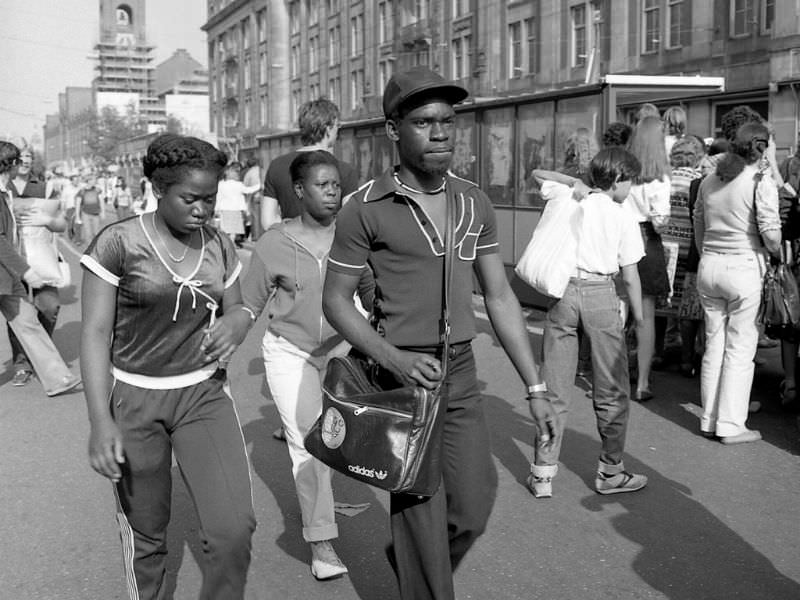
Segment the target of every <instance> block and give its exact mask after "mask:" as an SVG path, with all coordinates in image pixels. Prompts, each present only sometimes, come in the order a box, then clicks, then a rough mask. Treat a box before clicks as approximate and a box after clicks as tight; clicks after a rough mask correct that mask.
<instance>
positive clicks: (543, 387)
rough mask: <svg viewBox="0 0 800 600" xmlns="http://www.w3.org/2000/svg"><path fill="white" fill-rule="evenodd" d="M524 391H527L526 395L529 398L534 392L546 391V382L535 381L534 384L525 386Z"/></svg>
mask: <svg viewBox="0 0 800 600" xmlns="http://www.w3.org/2000/svg"><path fill="white" fill-rule="evenodd" d="M526 391H527V397H528V398H530V397H531V396H533V395H534V394H540V393H542V392H546V391H547V384H546V383H544V382H542V383H537V384H535V385H529V386H528V387H527V388H526Z"/></svg>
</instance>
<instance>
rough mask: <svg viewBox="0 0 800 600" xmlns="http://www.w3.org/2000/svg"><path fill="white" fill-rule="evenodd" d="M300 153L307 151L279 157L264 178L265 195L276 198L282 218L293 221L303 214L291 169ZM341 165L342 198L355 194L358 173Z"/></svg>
mask: <svg viewBox="0 0 800 600" xmlns="http://www.w3.org/2000/svg"><path fill="white" fill-rule="evenodd" d="M300 152H306V151H305V150H292V151H291V152H289V153H288V154H284V155H282V156H278V157H277V158H275V160H273V161H272V162H271V163H270V164H269V168H268V169H267V175H266V177H265V178H264V195H265V196H268V197H270V198H275V199H276V200H277V201H278V206H280V208H281V218H283V219H293V218H294V217H296V216H298V215H299V214H300V213H301V212H302V209H301V206H300V200H298V198H297V194H295V191H294V186H293V185H292V176H291V174H290V173H289V167H290V166H291V164H292V161H293V160H294V159H295V158H296V157H297V155H298V154H300ZM337 162H338V163H339V181H340V184H341V186H342V198H344V197H345V196H347V195H348V194H351V193H352V192H355V191H356V189H357V188H358V173H356V170H355V169H354V168H353V167H352V166H351V165H349V164H348V163H346V162H343V161H341V160H337Z"/></svg>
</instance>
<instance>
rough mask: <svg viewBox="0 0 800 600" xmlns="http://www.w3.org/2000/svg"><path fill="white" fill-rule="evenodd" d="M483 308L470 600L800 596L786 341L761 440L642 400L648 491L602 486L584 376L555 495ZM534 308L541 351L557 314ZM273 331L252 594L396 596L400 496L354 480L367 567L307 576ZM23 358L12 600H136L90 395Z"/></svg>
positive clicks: (15, 433) (15, 426) (65, 346)
mask: <svg viewBox="0 0 800 600" xmlns="http://www.w3.org/2000/svg"><path fill="white" fill-rule="evenodd" d="M63 247H64V249H65V254H66V256H67V258H68V259H69V261H70V263H71V264H72V269H73V280H74V281H75V282H76V284H77V285H76V286H75V287H72V288H68V289H66V290H62V300H63V302H64V306H63V308H62V311H61V314H60V317H59V327H58V329H57V330H56V332H55V334H54V339H55V342H56V345H57V346H58V347H59V349H60V350H61V352H62V354H63V355H64V357H65V359H66V360H67V361H69V363H70V364H71V366H72V369H73V370H74V371H75V372H78V370H79V353H78V341H79V333H80V307H79V296H80V291H79V289H78V288H79V286H80V277H79V267H78V265H77V258H78V254H77V253H76V252H75V251H74V249H73V248H72V247H71V246H69V245H68V244H63ZM243 257H244V258H245V259H246V258H247V252H246V251H245V252H243ZM475 300H476V307H477V308H478V312H479V319H478V324H479V334H478V336H477V338H476V340H475V344H474V346H475V351H476V356H477V360H478V374H479V379H480V385H481V387H482V392H483V394H484V395H485V408H486V414H487V419H488V423H489V426H490V429H491V431H492V449H491V450H492V453H493V456H494V459H495V463H496V466H497V469H498V473H499V489H498V493H497V500H496V503H495V508H494V512H493V514H492V517H491V520H490V522H489V526H488V529H487V531H486V533H485V534H484V536H483V537H482V538H481V539H480V540H479V541H478V543H477V544H476V545H475V547H474V548H473V549H472V551H471V552H470V553H469V554H468V555H467V557H466V559H465V560H464V562H463V563H462V565H461V566H460V568H459V570H458V571H457V573H456V576H455V581H456V594H457V598H459V599H461V600H467V599H474V600H493V599H498V600H505V599H508V600H516V599H520V600H522V599H525V600H537V599H547V600H561V599H565V600H566V599H570V600H583V599H587V600H595V599H596V600H600V599H603V600H634V599H636V600H638V599H670V600H729V599H744V600H798V599H800V518H798V506H799V505H800V502H799V501H800V468H799V466H798V452H800V437H799V436H798V431H797V428H796V424H795V417H794V416H793V415H789V414H786V413H785V412H783V411H782V409H781V407H780V403H779V401H778V398H777V388H778V384H779V381H780V372H779V352H778V350H777V349H769V350H766V351H762V352H761V353H760V355H761V357H763V358H764V359H765V361H766V364H764V365H761V366H759V367H758V368H757V374H756V382H755V385H754V392H753V397H754V398H756V399H760V400H761V401H762V402H763V404H764V408H763V410H762V411H761V412H760V413H758V414H756V415H753V416H752V417H751V418H750V421H749V424H750V426H751V427H754V428H757V429H760V430H761V432H762V434H763V435H764V441H762V442H758V443H753V444H745V445H741V446H724V445H722V444H720V443H718V442H714V441H709V440H706V439H704V438H703V437H701V436H700V435H698V413H699V394H698V385H699V382H698V380H697V379H686V378H683V377H681V376H680V375H679V374H678V373H677V372H676V371H673V370H666V371H659V372H655V373H654V375H653V391H654V393H655V398H654V399H653V400H651V401H649V402H647V403H644V404H636V403H634V404H633V405H632V407H631V417H630V427H629V433H628V441H627V457H626V465H627V467H628V468H629V469H630V470H632V471H635V472H640V473H644V474H646V475H647V476H648V477H649V478H650V483H649V485H648V486H647V488H645V489H644V490H642V491H640V492H637V493H632V494H619V495H615V496H600V495H597V494H595V493H594V491H593V480H594V471H595V467H596V460H597V454H598V449H599V442H598V436H597V432H596V427H595V422H594V413H593V412H592V410H591V401H590V400H589V399H588V398H587V397H586V392H585V390H584V388H585V387H586V385H585V384H583V383H581V384H580V385H576V388H575V393H574V399H573V411H572V414H571V415H570V418H569V422H568V425H567V433H566V437H565V441H564V447H563V453H562V457H561V458H562V464H561V467H560V472H559V474H558V477H557V478H556V479H555V482H554V497H553V498H552V499H549V500H536V499H534V498H533V496H532V495H531V494H530V493H529V492H528V491H527V490H526V488H525V485H524V482H525V478H526V476H527V473H528V469H529V460H530V458H531V440H532V435H533V429H532V421H531V419H530V417H529V415H528V412H527V406H526V403H525V401H524V400H523V398H522V396H523V394H522V385H521V383H520V381H519V378H518V376H517V375H516V373H515V372H514V370H513V368H512V366H511V365H510V363H509V361H508V360H507V359H506V358H505V356H504V354H503V352H502V349H501V348H500V347H499V345H498V344H497V342H496V340H495V339H494V338H493V336H492V335H491V329H490V326H489V323H488V320H487V319H486V317H485V314H483V313H482V311H481V304H480V302H479V299H478V298H477V297H476V299H475ZM526 312H527V318H528V331H529V333H530V338H531V342H532V343H533V344H534V345H536V346H537V348H538V345H539V343H540V339H541V325H542V323H541V318H542V314H541V313H539V312H537V311H533V310H531V311H526ZM264 327H265V323H264V321H263V320H259V322H258V323H257V324H256V326H255V327H254V328H253V330H252V331H251V332H250V334H249V336H248V338H247V340H246V341H245V343H244V344H243V346H242V347H241V348H240V349H239V351H238V352H237V354H236V355H235V357H234V360H233V361H232V363H231V365H230V375H231V383H232V389H233V394H234V397H235V400H236V404H237V408H238V410H239V415H240V418H241V422H242V427H243V431H244V437H245V440H246V443H247V448H248V451H249V452H250V457H251V463H252V476H253V499H254V502H255V509H256V516H257V519H258V528H257V530H256V533H255V535H254V538H253V557H252V563H251V567H250V573H249V580H248V581H249V583H248V590H247V598H248V599H250V600H256V599H258V600H273V599H274V600H283V599H298V600H300V599H303V600H306V599H310V600H315V599H333V598H335V599H337V600H350V599H362V600H396V599H397V598H398V597H399V596H398V593H397V589H396V584H395V581H394V577H393V574H392V572H391V570H390V568H389V566H388V564H387V563H386V560H385V554H384V551H385V547H386V545H387V543H388V542H389V538H390V534H389V528H388V497H387V495H386V494H384V493H382V492H379V491H377V490H375V489H373V488H370V487H368V486H365V485H362V484H359V483H356V482H354V481H352V480H349V479H347V478H345V477H342V476H339V475H336V476H335V478H334V486H335V495H336V499H337V501H340V502H346V503H351V504H359V503H369V508H368V509H367V510H365V511H363V512H361V513H359V514H357V515H354V516H344V515H341V516H339V517H338V522H339V527H340V538H339V540H338V541H337V542H336V544H335V545H336V548H337V551H338V552H339V554H340V556H341V558H342V560H343V561H344V562H345V563H346V564H347V566H348V567H349V569H350V574H349V575H348V576H346V577H344V578H342V579H339V580H336V581H331V582H325V583H321V582H317V581H315V580H314V579H313V577H312V576H311V574H310V571H309V567H308V561H309V552H308V549H307V546H306V544H305V543H304V542H303V540H302V537H301V533H300V528H301V524H300V514H299V508H298V505H297V501H296V498H295V495H294V488H293V484H292V479H291V471H290V464H289V459H288V455H287V452H286V448H285V446H284V444H283V443H281V442H279V441H276V440H274V439H273V438H272V437H271V432H272V431H273V430H274V429H275V428H276V427H277V426H278V425H279V420H278V416H277V412H276V410H275V408H274V406H273V405H272V402H271V401H270V400H269V399H268V396H267V394H266V391H265V385H264V376H263V364H262V362H261V359H260V347H259V345H260V344H259V343H260V338H261V336H262V334H263V331H264ZM9 359H10V351H9V349H8V343H7V339H6V336H5V335H0V364H4V370H2V373H0V457H2V458H0V506H2V507H3V510H2V511H0V535H2V538H1V540H0V600H29V599H31V600H32V599H46V600H50V599H53V600H55V599H58V600H62V599H63V600H73V599H74V600H78V599H80V600H84V599H85V600H113V599H117V598H119V599H123V598H125V597H126V595H125V585H124V580H123V575H122V563H121V551H120V547H119V538H118V533H117V530H116V528H115V523H114V504H113V497H112V490H111V485H110V483H108V482H107V481H106V480H104V479H102V478H101V477H100V476H99V475H96V474H95V473H94V472H93V471H92V470H91V469H90V467H89V465H88V461H87V457H86V443H87V436H88V423H87V419H86V409H85V405H84V399H83V395H82V394H81V393H72V394H67V395H64V396H61V397H57V398H47V397H46V396H45V395H44V393H43V392H42V390H41V387H40V385H39V383H38V381H32V382H31V383H29V384H28V385H27V386H26V387H23V388H16V387H12V386H11V384H10V379H11V376H12V369H11V364H10V362H9ZM467 467H468V465H467ZM173 472H174V475H175V483H174V494H173V502H172V505H173V519H172V523H171V526H170V529H169V552H170V554H169V559H168V583H167V585H168V591H169V593H168V594H167V597H169V598H175V599H179V600H182V599H193V598H196V597H197V593H198V590H199V586H200V570H199V567H198V562H199V561H200V560H202V559H201V556H202V551H201V546H200V542H199V538H198V522H197V519H196V517H195V515H194V511H193V508H192V505H191V499H190V497H189V495H188V493H187V492H186V489H185V487H184V485H183V483H182V482H181V480H180V476H179V474H178V471H177V468H174V470H173ZM487 493H488V490H487Z"/></svg>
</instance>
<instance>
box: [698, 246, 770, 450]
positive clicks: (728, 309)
mask: <svg viewBox="0 0 800 600" xmlns="http://www.w3.org/2000/svg"><path fill="white" fill-rule="evenodd" d="M764 269H765V261H764V256H763V255H762V254H757V253H755V252H751V253H747V254H714V253H709V252H704V253H703V255H702V258H701V259H700V266H699V268H698V273H697V290H698V292H699V293H700V301H701V303H702V305H703V312H704V313H705V324H706V350H705V354H703V367H702V372H701V375H700V393H701V399H702V403H703V414H702V416H701V418H700V429H701V430H702V431H707V432H711V433H716V434H717V435H718V436H720V437H728V436H732V435H737V434H739V433H742V432H743V431H744V430H745V421H746V420H747V409H748V406H749V404H750V388H751V387H752V385H753V371H754V364H753V358H754V357H755V354H756V347H757V345H758V327H757V324H756V318H757V316H758V308H759V305H760V303H761V286H762V281H763V277H764Z"/></svg>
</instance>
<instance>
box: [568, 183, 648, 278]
mask: <svg viewBox="0 0 800 600" xmlns="http://www.w3.org/2000/svg"><path fill="white" fill-rule="evenodd" d="M581 210H582V211H583V218H582V220H581V227H580V230H579V232H578V262H577V266H578V268H579V269H582V270H584V271H588V272H589V273H601V274H605V275H611V274H613V273H616V272H617V271H618V270H619V268H620V267H626V266H628V265H633V264H636V263H638V262H639V261H640V260H641V259H642V257H643V256H644V242H643V241H642V234H641V231H640V229H639V223H638V222H637V221H636V217H634V215H633V213H631V211H629V210H627V209H626V208H625V206H624V205H622V204H620V203H618V202H614V200H612V199H611V198H610V197H609V196H607V195H606V194H600V193H591V194H589V195H588V196H586V198H584V199H583V200H581Z"/></svg>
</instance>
